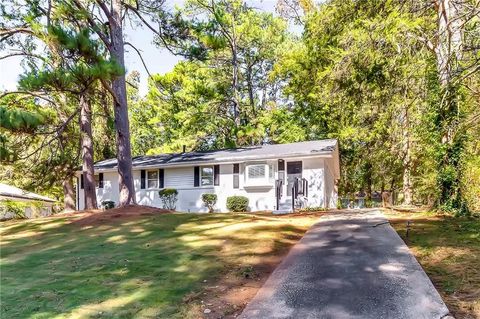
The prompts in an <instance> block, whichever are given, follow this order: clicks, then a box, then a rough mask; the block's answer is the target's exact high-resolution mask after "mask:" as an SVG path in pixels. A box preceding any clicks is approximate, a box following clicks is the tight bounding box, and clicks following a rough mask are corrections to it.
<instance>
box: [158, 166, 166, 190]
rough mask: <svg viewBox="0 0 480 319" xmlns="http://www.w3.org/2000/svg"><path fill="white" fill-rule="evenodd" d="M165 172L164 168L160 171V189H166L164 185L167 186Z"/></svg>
mask: <svg viewBox="0 0 480 319" xmlns="http://www.w3.org/2000/svg"><path fill="white" fill-rule="evenodd" d="M164 181H165V171H164V169H163V168H160V169H159V170H158V187H159V188H163V187H165V186H164V184H165V182H164Z"/></svg>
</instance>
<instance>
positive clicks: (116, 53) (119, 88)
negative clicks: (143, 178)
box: [110, 0, 135, 206]
mask: <svg viewBox="0 0 480 319" xmlns="http://www.w3.org/2000/svg"><path fill="white" fill-rule="evenodd" d="M111 12H112V19H111V22H110V31H111V39H112V45H111V49H110V52H111V54H112V57H113V58H114V59H115V61H116V62H117V63H118V64H119V65H120V66H122V67H123V69H125V58H124V53H125V52H124V43H123V26H122V1H121V0H113V1H112V11H111ZM112 90H113V92H114V93H115V98H114V114H115V129H116V138H117V161H118V176H119V179H118V182H119V192H120V198H119V206H126V205H130V204H135V189H134V186H133V177H132V151H131V147H130V126H129V121H128V105H127V87H126V82H125V74H122V75H120V76H117V77H116V78H115V79H114V80H113V81H112Z"/></svg>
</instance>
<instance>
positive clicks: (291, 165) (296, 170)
mask: <svg viewBox="0 0 480 319" xmlns="http://www.w3.org/2000/svg"><path fill="white" fill-rule="evenodd" d="M296 178H302V161H297V162H287V196H292V186H293V183H294V182H295V179H296Z"/></svg>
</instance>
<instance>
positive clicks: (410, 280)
mask: <svg viewBox="0 0 480 319" xmlns="http://www.w3.org/2000/svg"><path fill="white" fill-rule="evenodd" d="M447 314H448V309H447V307H446V306H445V304H444V303H443V301H442V299H441V297H440V295H439V294H438V292H437V291H436V290H435V288H434V286H433V285H432V283H431V281H430V279H429V278H428V277H427V275H426V274H425V272H424V271H423V269H422V268H421V267H420V265H419V264H418V262H417V261H416V259H415V258H414V257H413V255H412V254H411V253H410V251H409V250H408V248H407V246H406V245H405V244H404V242H403V241H402V239H401V238H400V237H399V236H398V235H397V233H396V232H395V230H394V229H393V228H392V227H391V226H390V224H388V222H387V220H386V219H385V217H384V216H383V214H382V213H381V212H378V211H371V212H361V213H360V212H343V213H338V214H337V213H335V214H333V213H332V215H330V216H329V217H325V218H322V219H320V220H319V222H318V223H317V224H315V225H314V226H313V227H312V228H311V229H310V230H309V231H308V232H307V233H306V234H305V236H304V237H303V238H302V240H301V241H300V242H299V243H298V244H297V245H296V246H295V247H294V248H292V250H291V251H290V253H289V254H288V256H287V257H286V258H285V259H284V261H283V262H282V263H281V264H280V266H279V267H278V268H277V269H276V270H275V271H274V272H273V273H272V275H271V276H270V278H269V279H268V280H267V282H266V283H265V285H264V286H263V287H262V288H261V289H260V290H259V292H258V294H257V295H256V296H255V297H254V299H253V300H252V301H251V302H250V304H249V305H248V306H247V307H246V308H245V310H244V311H243V313H242V315H241V316H240V317H241V318H262V319H263V318H299V319H304V318H305V319H306V318H342V319H347V318H372V319H373V318H375V319H380V318H393V319H397V318H412V319H413V318H414V319H421V318H428V319H430V318H432V319H433V318H435V319H440V318H443V317H444V316H446V315H447Z"/></svg>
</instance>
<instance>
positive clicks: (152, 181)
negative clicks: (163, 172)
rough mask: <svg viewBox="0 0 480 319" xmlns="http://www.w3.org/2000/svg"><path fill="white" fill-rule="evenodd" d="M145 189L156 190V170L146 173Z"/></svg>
mask: <svg viewBox="0 0 480 319" xmlns="http://www.w3.org/2000/svg"><path fill="white" fill-rule="evenodd" d="M147 187H148V188H158V170H154V171H147Z"/></svg>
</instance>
